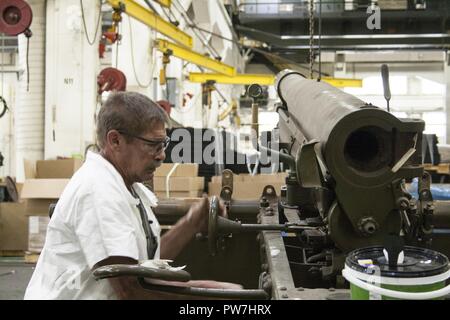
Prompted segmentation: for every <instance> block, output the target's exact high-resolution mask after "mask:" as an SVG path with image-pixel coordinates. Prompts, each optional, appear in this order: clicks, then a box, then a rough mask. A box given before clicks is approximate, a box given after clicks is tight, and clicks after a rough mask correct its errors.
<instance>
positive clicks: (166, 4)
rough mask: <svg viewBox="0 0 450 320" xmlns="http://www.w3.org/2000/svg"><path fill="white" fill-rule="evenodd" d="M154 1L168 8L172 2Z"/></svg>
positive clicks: (168, 0)
mask: <svg viewBox="0 0 450 320" xmlns="http://www.w3.org/2000/svg"><path fill="white" fill-rule="evenodd" d="M155 2H158V3H159V4H160V5H162V6H164V7H166V8H170V5H171V4H172V0H155Z"/></svg>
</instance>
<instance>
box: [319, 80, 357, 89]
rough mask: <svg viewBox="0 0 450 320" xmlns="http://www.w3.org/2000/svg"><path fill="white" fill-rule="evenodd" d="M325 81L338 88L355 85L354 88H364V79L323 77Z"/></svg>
mask: <svg viewBox="0 0 450 320" xmlns="http://www.w3.org/2000/svg"><path fill="white" fill-rule="evenodd" d="M322 81H323V82H326V83H329V84H331V85H332V86H335V87H336V88H345V87H353V88H362V80H361V79H345V78H326V77H325V78H322Z"/></svg>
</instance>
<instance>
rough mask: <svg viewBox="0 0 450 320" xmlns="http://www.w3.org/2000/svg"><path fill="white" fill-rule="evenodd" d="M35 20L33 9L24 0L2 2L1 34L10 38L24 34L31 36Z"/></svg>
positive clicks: (0, 5) (0, 6)
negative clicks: (31, 26)
mask: <svg viewBox="0 0 450 320" xmlns="http://www.w3.org/2000/svg"><path fill="white" fill-rule="evenodd" d="M32 20H33V12H32V11H31V7H30V6H29V5H28V3H26V2H25V1H23V0H1V1H0V32H3V33H5V34H6V35H8V36H17V35H18V34H21V33H24V32H25V34H26V35H27V36H28V35H29V36H31V31H29V27H30V25H31V21H32Z"/></svg>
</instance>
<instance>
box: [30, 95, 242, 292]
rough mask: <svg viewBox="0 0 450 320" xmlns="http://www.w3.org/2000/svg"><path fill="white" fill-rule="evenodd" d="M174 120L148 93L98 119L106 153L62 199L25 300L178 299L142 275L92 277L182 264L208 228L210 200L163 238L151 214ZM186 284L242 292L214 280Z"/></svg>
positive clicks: (114, 101)
mask: <svg viewBox="0 0 450 320" xmlns="http://www.w3.org/2000/svg"><path fill="white" fill-rule="evenodd" d="M166 121H167V116H166V114H165V113H164V111H163V110H162V109H161V108H160V107H159V106H157V105H156V104H155V103H154V102H153V101H151V100H150V99H148V98H147V97H145V96H143V95H141V94H138V93H133V92H118V93H113V94H111V95H110V97H109V98H108V99H107V101H106V102H105V103H104V105H103V106H102V108H101V110H100V112H99V115H98V119H97V140H98V144H99V147H100V152H99V154H96V153H93V152H89V153H88V154H87V157H86V161H85V163H84V164H83V166H82V167H81V168H80V169H79V170H78V171H77V172H76V173H75V175H74V176H73V177H72V179H71V180H70V182H69V184H68V185H67V187H66V189H65V190H64V192H63V194H62V195H61V197H60V199H59V201H58V203H57V205H56V208H55V211H54V213H53V216H52V218H51V220H50V223H49V225H48V229H47V236H46V241H45V245H44V248H43V250H42V253H41V255H40V257H39V261H38V263H37V265H36V269H35V271H34V273H33V276H32V278H31V280H30V283H29V284H28V287H27V290H26V293H25V299H145V298H150V299H155V298H156V299H157V298H175V296H173V295H170V294H163V293H158V292H150V291H145V290H143V289H142V288H141V287H140V285H139V284H138V282H137V279H136V278H134V277H118V278H111V279H108V280H99V281H96V280H95V279H94V278H93V275H92V271H93V270H95V269H96V268H98V267H100V266H105V265H111V264H137V263H139V262H140V261H144V260H148V259H159V258H161V259H174V258H175V257H176V256H177V255H178V254H179V253H180V251H181V250H182V249H183V248H184V246H185V245H186V244H187V243H188V242H189V241H190V240H191V239H192V238H193V237H194V235H195V234H196V233H198V232H202V231H206V230H207V215H208V200H207V198H203V199H202V201H200V202H199V203H197V204H195V205H193V206H192V207H191V208H190V210H189V212H188V213H187V214H186V215H185V216H183V217H182V218H181V219H180V220H179V221H178V222H177V223H176V224H175V225H174V226H173V228H171V229H170V230H169V231H168V232H166V233H165V234H164V235H163V236H162V237H161V236H160V232H161V229H160V226H159V224H158V221H157V219H156V218H155V216H154V214H153V212H152V210H151V207H152V206H155V205H156V202H157V199H156V197H155V196H154V194H153V193H152V192H151V191H150V190H148V189H147V188H146V187H144V186H143V185H142V183H141V182H143V181H148V180H151V179H152V177H153V173H154V171H155V169H156V168H157V167H158V166H160V165H161V163H162V162H163V161H164V159H165V153H164V150H165V148H166V147H167V144H168V138H167V136H166V130H165V123H166ZM222 210H223V207H222ZM146 220H148V221H150V224H148V223H147V221H146ZM178 285H179V284H178ZM183 285H185V286H195V287H209V288H223V289H237V288H240V286H238V285H235V284H231V283H222V282H214V281H190V282H188V283H184V284H183Z"/></svg>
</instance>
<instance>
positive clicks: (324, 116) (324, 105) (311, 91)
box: [276, 70, 366, 143]
mask: <svg viewBox="0 0 450 320" xmlns="http://www.w3.org/2000/svg"><path fill="white" fill-rule="evenodd" d="M276 88H277V91H278V95H279V96H280V98H281V99H282V100H283V102H284V103H285V105H287V107H288V111H289V113H290V114H291V115H292V116H293V117H294V118H295V119H297V121H298V122H299V123H300V124H301V128H299V129H300V130H301V131H302V133H303V134H304V135H305V137H306V138H307V139H308V140H311V139H318V140H319V141H321V142H322V143H325V142H326V141H327V140H328V136H329V135H330V133H331V131H332V130H333V128H334V127H335V126H336V125H337V123H338V122H339V121H340V120H341V119H342V118H344V117H345V116H346V115H348V114H349V113H351V112H354V111H356V110H359V109H360V108H361V107H362V106H364V105H366V103H365V102H364V101H362V100H360V99H358V98H356V97H354V96H352V95H350V94H348V93H345V92H344V91H341V90H339V89H337V88H335V87H333V86H332V85H330V84H328V83H324V82H317V81H315V80H309V79H306V78H304V77H303V76H302V75H301V74H300V73H298V72H295V71H292V70H284V71H282V72H280V73H279V74H278V75H277V80H276Z"/></svg>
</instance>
